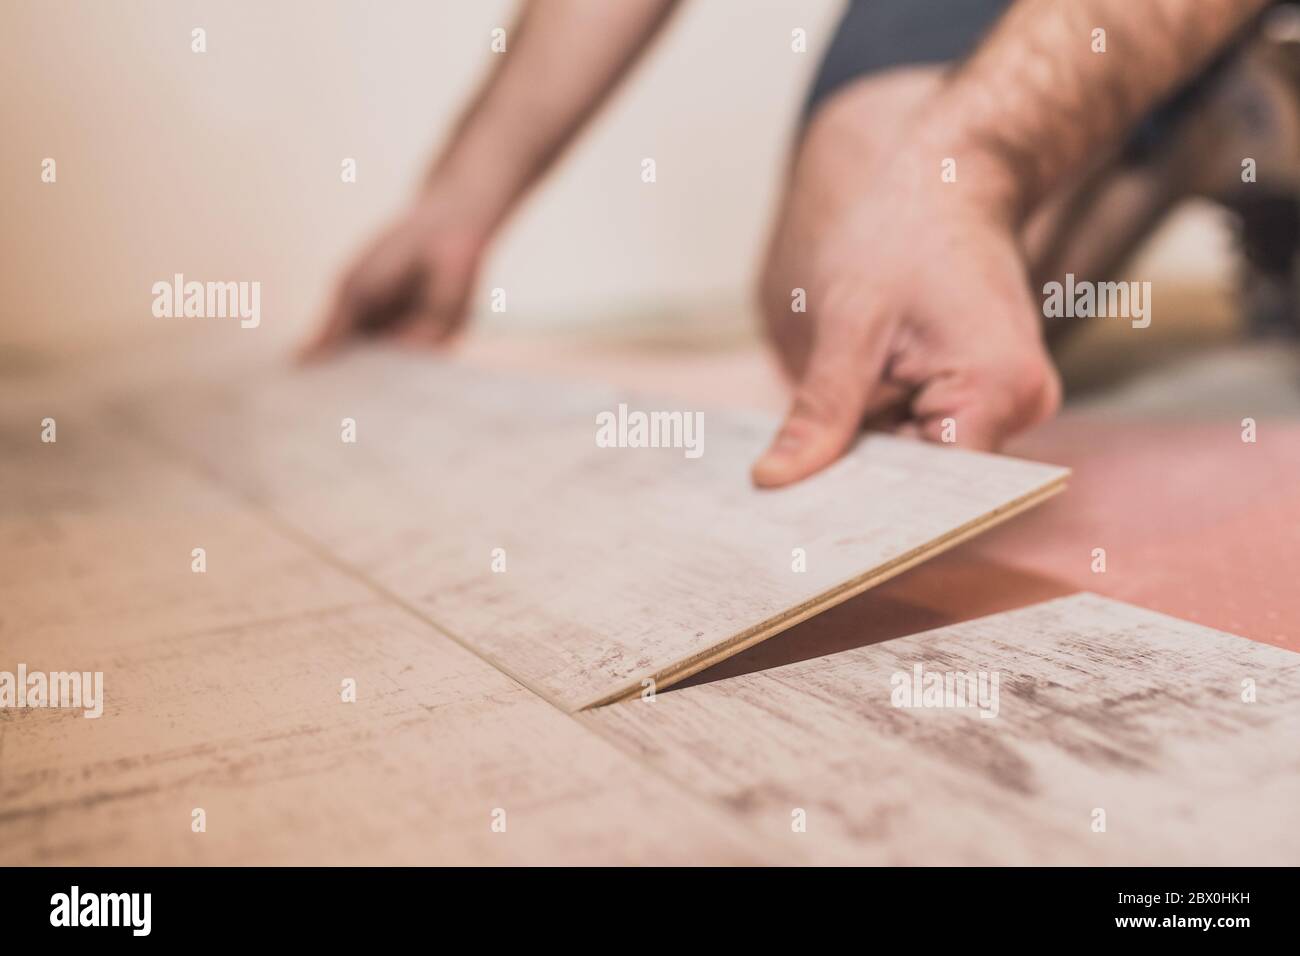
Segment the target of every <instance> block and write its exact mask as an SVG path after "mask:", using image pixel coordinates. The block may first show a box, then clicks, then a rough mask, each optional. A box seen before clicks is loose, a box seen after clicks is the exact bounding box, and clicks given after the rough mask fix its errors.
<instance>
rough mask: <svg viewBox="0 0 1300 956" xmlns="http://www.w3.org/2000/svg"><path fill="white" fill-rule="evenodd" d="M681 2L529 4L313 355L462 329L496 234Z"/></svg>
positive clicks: (344, 285) (346, 287)
mask: <svg viewBox="0 0 1300 956" xmlns="http://www.w3.org/2000/svg"><path fill="white" fill-rule="evenodd" d="M675 4H676V0H619V2H617V3H610V2H609V0H546V2H545V3H542V2H540V0H531V2H529V3H527V4H525V5H524V7H523V9H522V11H521V13H520V15H519V17H518V19H517V20H516V21H515V23H514V24H513V25H512V26H511V27H510V29H509V30H508V31H507V33H506V37H505V42H506V46H505V49H504V50H503V51H502V52H501V53H499V54H497V55H495V56H494V60H495V64H494V65H495V69H493V71H492V73H491V75H490V76H489V77H488V79H487V82H486V83H485V84H484V85H483V87H482V89H480V90H479V93H478V95H477V96H476V97H475V98H474V100H473V101H472V102H471V103H470V105H469V107H468V108H467V109H466V111H465V114H464V115H463V116H462V117H461V120H460V122H459V123H458V124H457V126H456V128H455V130H453V132H452V134H451V137H450V138H449V141H448V143H447V145H446V147H445V149H444V150H443V152H442V155H441V156H440V157H439V159H438V160H437V162H436V163H435V164H434V167H433V170H432V172H431V173H430V176H429V181H428V184H427V186H426V187H425V189H424V191H423V193H422V194H421V196H420V198H419V199H418V200H417V201H416V202H415V204H414V205H413V206H412V207H411V208H410V209H409V210H407V211H406V212H404V213H403V214H402V215H401V216H399V218H398V219H397V221H396V222H394V223H393V224H392V225H391V226H389V227H388V229H386V230H385V231H384V232H383V234H381V235H380V236H379V238H378V239H377V240H375V241H374V242H373V243H372V244H371V245H370V247H369V248H367V249H366V250H365V251H364V252H363V253H362V254H361V255H360V256H359V257H358V258H357V259H356V260H355V261H354V262H353V263H352V264H351V265H350V266H349V267H348V269H347V270H346V271H345V273H344V277H343V280H342V281H341V282H340V283H339V287H338V291H337V292H336V293H335V295H334V299H333V302H332V304H331V305H330V308H329V313H328V315H327V317H326V319H325V322H324V325H323V326H322V328H321V329H320V331H319V332H318V333H317V336H316V338H315V339H314V340H313V341H312V342H311V343H310V344H309V345H308V346H307V348H306V349H305V354H306V355H308V356H312V355H319V354H321V353H323V352H327V351H329V350H330V349H331V348H332V347H335V346H337V345H339V344H341V343H343V342H344V341H346V340H347V339H348V338H349V337H350V336H352V335H354V334H357V333H365V332H376V331H383V332H391V333H393V334H395V335H397V336H398V337H400V338H402V339H404V340H406V341H413V342H418V343H425V344H435V343H438V342H441V341H443V340H445V339H446V338H448V337H449V336H450V335H452V334H453V333H454V332H455V331H456V330H457V329H458V328H460V327H461V325H463V324H464V321H465V316H466V309H467V305H468V299H469V295H470V292H471V289H472V288H473V283H474V274H475V272H476V270H477V267H478V263H479V260H480V259H481V257H482V256H483V252H484V249H485V247H486V244H487V242H488V240H489V239H490V238H491V236H492V233H493V232H494V231H495V230H496V229H497V227H498V226H499V225H500V224H501V222H502V221H504V219H505V218H506V217H507V216H508V215H509V213H510V212H511V211H512V209H513V208H514V207H515V206H516V205H517V204H518V202H519V200H520V199H521V198H522V197H523V196H524V195H525V194H526V193H527V192H528V190H529V189H530V188H531V187H532V185H533V184H534V183H535V182H536V181H537V180H538V179H539V178H540V177H541V176H542V175H543V174H544V173H545V172H546V170H547V169H548V168H549V167H550V165H551V164H552V163H553V162H554V160H555V159H556V157H557V156H559V154H560V153H561V152H562V151H563V150H564V147H565V146H566V145H567V144H568V143H569V141H570V140H571V139H572V138H573V136H574V135H575V134H576V133H577V132H578V130H579V129H581V128H582V126H583V125H584V124H585V122H586V121H587V119H588V118H590V116H591V115H592V114H593V113H594V112H595V111H596V109H597V108H598V107H599V106H600V104H601V103H603V102H604V101H605V99H606V98H607V97H608V96H609V94H610V92H611V91H612V90H613V89H614V87H615V86H616V85H617V84H618V81H619V80H620V79H621V78H622V77H623V75H624V74H625V73H626V72H627V70H628V68H629V67H631V65H632V64H633V63H634V62H635V61H636V58H637V57H638V55H639V54H640V53H641V51H642V50H644V49H645V47H646V45H647V44H648V43H649V42H650V40H651V39H652V38H653V37H654V36H655V34H656V33H658V31H659V29H660V28H661V27H662V26H663V24H664V22H665V21H666V20H667V19H668V16H669V14H670V13H671V12H672V10H673V7H674V6H675Z"/></svg>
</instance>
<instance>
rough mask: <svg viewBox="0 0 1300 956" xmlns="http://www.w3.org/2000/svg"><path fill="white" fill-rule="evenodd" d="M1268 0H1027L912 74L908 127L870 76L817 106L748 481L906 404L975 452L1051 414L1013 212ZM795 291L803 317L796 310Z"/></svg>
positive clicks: (923, 427) (772, 262)
mask: <svg viewBox="0 0 1300 956" xmlns="http://www.w3.org/2000/svg"><path fill="white" fill-rule="evenodd" d="M1268 2H1269V0H1145V2H1143V3H1136V4H1135V3H1133V2H1132V0H1071V2H1070V3H1060V2H1059V0H1019V2H1017V3H1015V4H1013V5H1012V6H1011V8H1010V9H1009V10H1008V12H1007V14H1006V15H1005V16H1004V17H1003V18H1002V20H1001V21H999V23H998V24H997V26H996V27H995V28H994V29H993V31H992V33H991V34H990V35H989V37H988V38H987V39H986V40H985V41H984V42H983V43H982V44H981V45H980V47H979V49H977V50H976V51H975V53H974V55H973V56H972V57H971V58H970V59H969V60H968V61H967V62H966V63H964V64H962V65H961V66H960V67H959V68H958V69H956V70H955V71H953V72H952V73H951V74H950V75H949V76H946V77H944V78H943V79H941V80H939V81H937V82H934V81H933V80H931V81H930V88H929V89H928V90H922V91H921V92H919V93H918V92H917V91H916V90H915V89H913V90H912V99H911V101H910V103H909V104H908V105H909V106H911V107H914V108H913V109H911V111H910V113H911V115H910V118H909V119H908V120H906V121H905V122H904V123H902V124H901V125H897V124H895V126H891V122H890V121H889V120H888V119H886V120H885V121H884V122H880V118H881V115H882V113H883V114H884V115H886V116H897V114H898V112H899V102H900V101H893V100H891V99H890V98H888V97H886V98H884V99H882V100H880V101H879V102H874V103H873V102H872V100H871V97H870V96H869V95H867V94H863V93H862V92H861V91H862V90H863V89H866V88H868V87H867V86H864V84H863V82H862V81H860V82H859V84H856V85H855V86H854V87H850V88H847V89H846V90H845V91H842V92H841V93H840V94H838V95H837V96H836V97H835V98H834V99H833V100H832V101H830V103H828V104H827V105H826V106H825V107H823V108H822V111H821V112H820V113H819V114H818V117H817V119H816V121H815V124H814V126H815V129H814V130H813V131H811V132H810V133H809V140H808V143H807V144H806V145H805V147H804V151H803V155H802V156H801V159H800V164H799V168H797V169H796V171H795V179H794V182H793V183H792V186H791V192H790V195H789V196H788V198H787V202H786V205H785V209H784V213H783V218H782V222H781V225H780V226H779V228H778V231H777V238H776V242H775V244H774V247H773V252H772V254H771V256H770V259H769V267H768V271H767V276H766V277H765V305H766V311H767V314H768V320H769V325H771V326H772V327H773V332H774V337H775V338H776V340H777V342H778V344H779V345H780V346H781V348H782V350H783V353H784V354H785V355H786V357H787V363H788V364H789V365H790V367H791V368H792V370H793V371H794V372H795V374H796V375H797V377H798V381H799V387H798V391H797V393H796V398H795V401H794V406H793V408H792V409H791V411H790V414H789V417H788V418H787V420H786V422H785V425H784V426H783V427H782V428H781V431H780V433H779V434H778V435H777V438H776V440H775V441H774V442H773V444H772V447H771V448H770V449H769V450H768V451H767V452H766V453H765V454H764V455H763V457H762V458H761V459H760V460H759V461H758V462H757V464H756V465H755V466H754V473H753V477H754V481H755V483H756V484H759V485H782V484H786V483H789V482H791V481H797V480H799V479H800V478H803V477H805V476H807V475H810V474H812V473H813V472H815V471H817V470H819V469H821V468H824V467H825V466H826V465H828V464H829V463H830V462H832V461H834V460H835V459H836V458H837V457H838V456H839V455H840V454H842V453H843V451H844V450H845V448H847V447H848V445H849V443H850V442H851V441H852V440H853V438H854V435H855V434H856V431H857V429H858V427H859V425H860V424H861V422H862V419H863V418H864V417H868V416H872V415H876V414H878V413H881V412H886V411H888V410H889V409H891V408H893V407H895V406H897V405H898V404H899V403H900V402H902V403H903V406H904V409H905V411H904V415H905V418H906V427H907V428H909V429H911V430H913V431H916V432H919V433H920V434H922V435H924V436H926V437H929V438H936V437H937V438H940V439H947V438H951V439H952V440H954V441H955V442H956V443H957V444H965V445H968V446H972V447H978V448H993V447H996V446H997V444H998V443H999V442H1000V441H1001V440H1002V439H1003V438H1004V437H1005V436H1007V435H1008V434H1010V433H1011V432H1014V431H1016V430H1018V429H1020V428H1023V427H1025V426H1026V425H1029V424H1031V423H1033V422H1035V421H1037V420H1039V419H1041V418H1043V417H1045V416H1046V415H1049V414H1050V413H1051V412H1052V410H1053V409H1054V408H1055V407H1056V405H1057V403H1058V401H1059V392H1060V386H1059V384H1058V380H1057V378H1056V375H1055V372H1054V371H1053V369H1052V367H1051V365H1050V363H1049V362H1048V359H1047V356H1046V354H1045V351H1044V349H1043V345H1042V343H1041V341H1040V338H1039V331H1038V324H1039V309H1038V307H1037V306H1036V304H1035V302H1034V300H1033V299H1032V298H1031V296H1030V293H1029V290H1028V288H1027V283H1026V275H1025V273H1026V270H1025V266H1024V264H1023V262H1022V259H1021V254H1020V252H1019V242H1018V232H1019V229H1020V227H1021V224H1022V223H1023V221H1024V219H1025V217H1026V216H1027V215H1028V214H1029V213H1030V212H1031V211H1032V210H1033V209H1034V207H1035V206H1036V205H1037V204H1038V203H1039V202H1041V201H1042V200H1043V199H1045V198H1046V197H1047V195H1048V193H1049V191H1050V190H1052V189H1053V188H1055V187H1057V186H1058V185H1059V184H1060V183H1061V182H1062V180H1063V179H1064V178H1065V177H1066V176H1067V175H1068V174H1070V173H1071V172H1074V171H1075V170H1077V169H1078V168H1079V167H1080V166H1081V165H1083V164H1085V163H1087V162H1088V161H1089V160H1090V159H1092V158H1094V157H1095V156H1096V154H1097V153H1098V151H1101V150H1104V149H1107V148H1109V147H1110V146H1111V145H1113V144H1114V143H1115V142H1116V140H1117V139H1118V138H1119V137H1120V136H1121V135H1122V134H1123V133H1124V132H1125V131H1126V130H1127V129H1129V128H1130V127H1131V125H1132V124H1133V123H1134V122H1136V121H1137V120H1138V119H1139V118H1140V117H1141V116H1142V115H1143V114H1144V113H1145V112H1146V111H1148V110H1150V109H1151V108H1152V107H1153V106H1154V105H1155V104H1156V103H1157V102H1158V101H1159V100H1160V98H1161V97H1163V96H1166V95H1168V94H1169V93H1171V92H1172V91H1173V89H1174V88H1175V87H1176V86H1177V84H1178V83H1179V82H1180V81H1182V80H1184V79H1186V78H1187V77H1189V76H1191V75H1192V74H1194V73H1195V72H1196V70H1197V69H1199V68H1200V67H1201V66H1203V65H1204V64H1205V63H1206V62H1207V61H1208V60H1209V59H1210V57H1211V56H1213V54H1214V53H1215V52H1216V51H1218V50H1219V49H1221V48H1222V47H1223V46H1224V45H1225V44H1226V43H1228V42H1229V41H1230V40H1231V39H1232V38H1233V37H1234V35H1236V33H1237V32H1238V31H1239V30H1242V29H1244V28H1245V27H1246V26H1247V24H1248V23H1249V21H1250V20H1251V18H1252V17H1254V16H1255V15H1256V14H1258V13H1259V11H1260V10H1262V9H1263V8H1264V7H1265V6H1266V5H1267V3H1268ZM1102 37H1104V38H1105V43H1104V44H1102V43H1099V39H1100V38H1102ZM896 75H904V76H905V75H906V74H896ZM867 82H868V83H869V84H874V85H875V86H876V87H877V88H878V87H880V81H879V80H873V81H867ZM884 87H885V88H888V83H885V84H884ZM832 110H834V112H835V114H836V115H830V114H831V111H832ZM877 123H879V125H878V126H875V128H874V129H873V125H874V124H877ZM855 127H856V128H855ZM868 131H870V133H871V134H872V135H873V137H874V138H873V139H872V140H871V141H870V142H871V143H872V144H874V148H872V147H867V148H864V146H863V144H865V143H867V142H868V141H867V138H866V137H867V134H868ZM814 136H816V137H817V139H816V140H815V141H814V140H813V137H814ZM855 137H856V138H855ZM945 160H951V161H952V162H953V163H954V165H953V166H951V167H950V172H953V173H955V174H956V179H955V181H952V182H945V181H944V180H943V179H941V178H940V169H941V165H940V164H941V163H943V162H944V161H945ZM796 288H802V289H805V290H806V294H807V308H808V312H807V314H806V315H802V314H798V313H796V314H793V315H791V314H789V311H788V310H789V308H790V301H791V299H790V297H791V295H792V291H793V290H794V289H796Z"/></svg>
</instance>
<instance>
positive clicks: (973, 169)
mask: <svg viewBox="0 0 1300 956" xmlns="http://www.w3.org/2000/svg"><path fill="white" fill-rule="evenodd" d="M944 95H945V91H941V92H940V93H939V94H936V96H935V99H936V100H937V99H939V98H940V97H943V96H944ZM909 151H910V153H911V154H912V156H913V157H914V161H915V162H917V163H924V164H928V165H929V167H930V169H932V170H934V175H935V176H937V177H939V178H940V181H941V182H943V183H944V185H946V186H950V187H951V188H952V196H953V198H954V199H957V200H959V201H960V202H961V203H962V204H963V205H966V206H968V207H971V208H974V209H975V210H977V211H978V212H979V213H980V214H982V215H984V216H987V217H989V218H991V219H994V220H997V221H1000V222H1004V223H1005V224H1007V225H1008V226H1011V227H1015V226H1018V225H1019V224H1020V223H1021V222H1022V221H1023V220H1024V218H1025V217H1026V216H1027V215H1028V214H1029V212H1030V210H1031V209H1032V206H1033V203H1034V201H1035V198H1036V194H1037V192H1038V180H1039V171H1038V169H1037V167H1036V164H1035V163H1034V161H1033V157H1032V156H1030V155H1024V154H1022V152H1021V151H1018V150H1017V149H1015V148H1014V144H1013V143H1011V142H1010V141H1009V140H1008V139H1007V138H1006V137H1004V136H1002V135H1001V134H1000V133H998V132H996V131H995V130H993V129H992V128H988V125H987V124H984V123H980V122H978V121H973V117H971V116H970V115H969V114H965V115H963V114H962V113H961V112H959V111H958V110H957V109H955V108H954V106H953V105H952V104H949V103H942V102H941V103H936V102H934V101H933V100H932V101H931V103H929V104H927V105H926V107H925V108H923V109H922V111H921V114H920V116H919V117H918V119H917V122H916V125H915V126H914V128H913V134H912V136H911V137H910V142H909ZM949 176H950V177H951V178H950V179H949V178H947V177H949Z"/></svg>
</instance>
